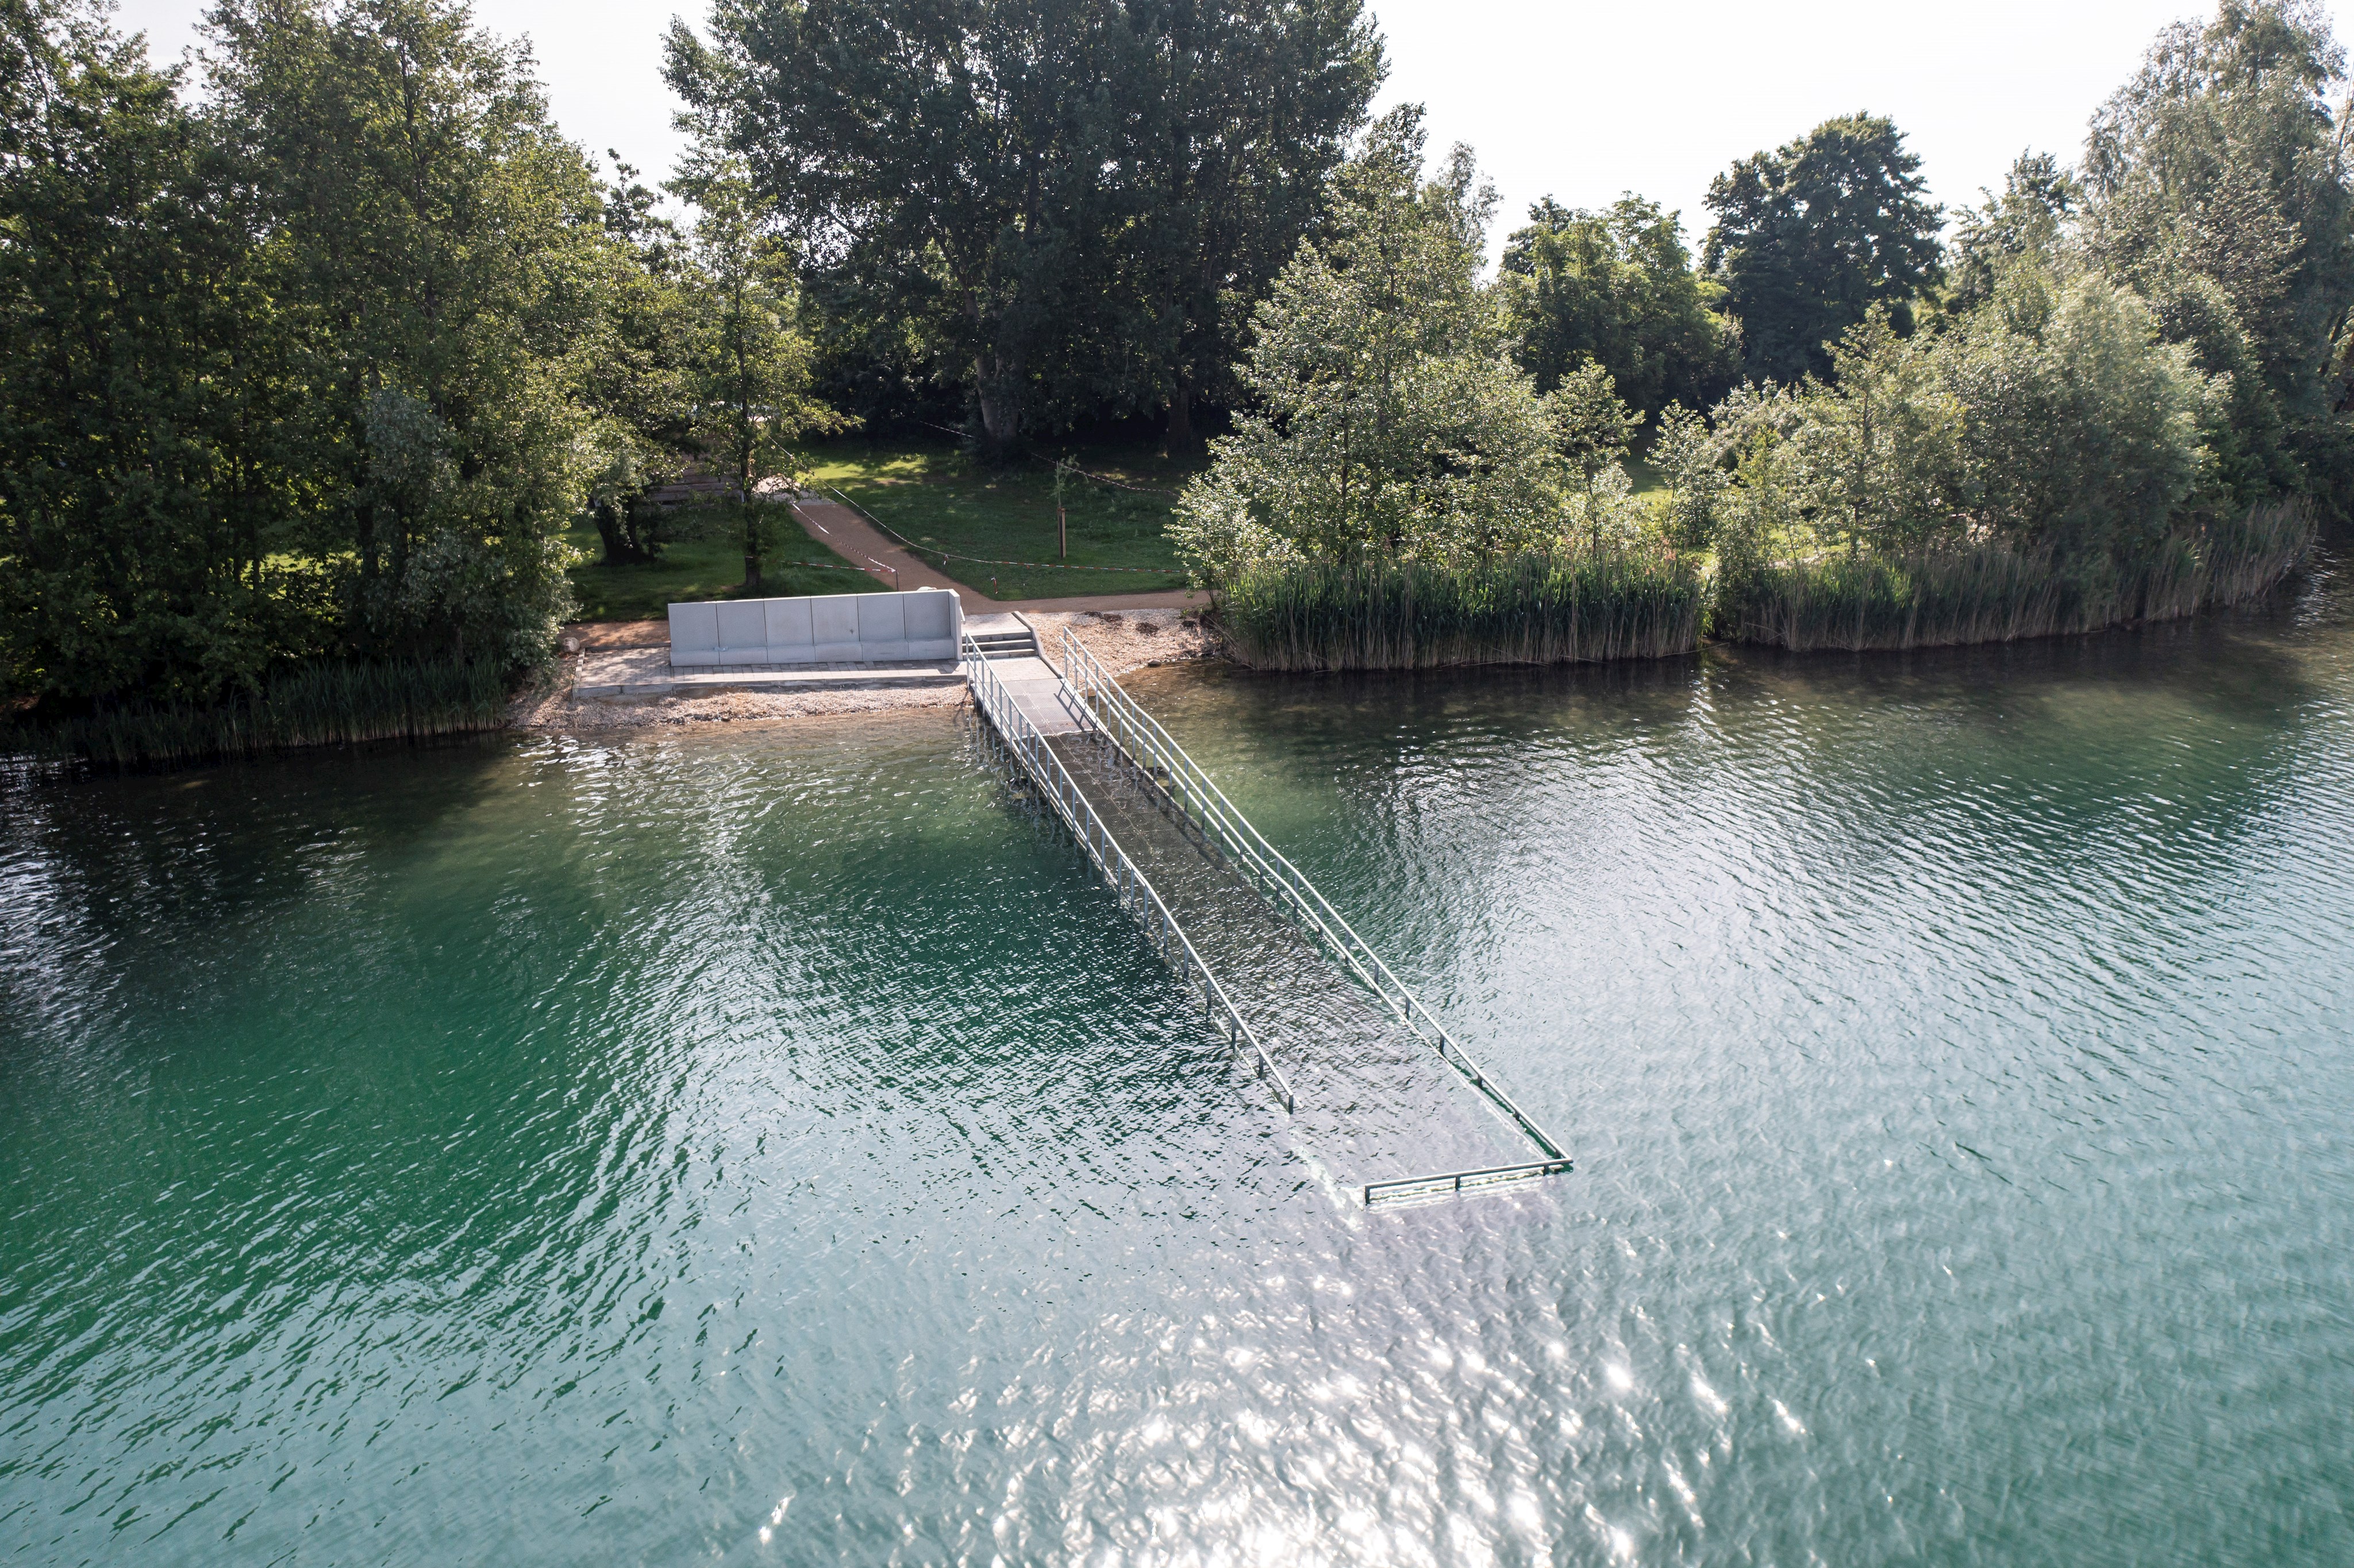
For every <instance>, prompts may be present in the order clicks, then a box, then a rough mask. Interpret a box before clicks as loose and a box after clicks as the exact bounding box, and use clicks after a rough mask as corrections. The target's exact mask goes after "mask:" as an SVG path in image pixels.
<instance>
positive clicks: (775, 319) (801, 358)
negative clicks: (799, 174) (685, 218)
mask: <svg viewBox="0 0 2354 1568" xmlns="http://www.w3.org/2000/svg"><path fill="white" fill-rule="evenodd" d="M681 189H682V190H683V191H684V193H686V194H687V195H688V196H691V198H692V199H693V200H694V201H695V205H696V206H697V207H699V208H701V216H700V217H698V218H697V219H696V220H695V264H696V271H697V274H698V276H697V277H696V279H695V285H694V286H695V314H696V317H697V321H696V344H695V352H694V357H693V360H692V362H691V363H692V372H691V374H692V376H693V387H694V391H695V406H696V408H697V409H698V410H699V414H698V418H697V423H696V429H697V435H698V437H699V439H700V440H701V442H702V444H703V446H704V447H705V450H708V451H710V452H711V453H713V454H714V455H715V456H716V457H718V458H720V459H721V460H722V461H725V462H726V465H727V471H728V473H729V474H730V475H731V476H732V477H733V478H734V480H735V482H736V500H737V505H738V507H739V509H740V511H741V514H742V523H743V535H744V586H745V587H746V588H758V587H759V586H760V565H761V557H762V556H764V555H765V554H766V551H767V547H768V543H769V529H770V527H771V526H772V524H771V518H770V512H771V509H770V508H768V507H764V506H763V505H762V504H761V502H762V497H761V493H760V483H761V482H762V481H764V480H767V479H770V478H785V479H787V480H794V479H797V478H798V475H797V474H796V473H795V471H794V467H795V451H794V446H793V443H794V442H796V441H798V440H801V438H802V437H803V436H805V435H808V434H810V433H811V432H813V431H819V430H832V429H839V428H841V425H842V423H843V421H842V420H841V419H840V418H839V417H837V416H836V415H834V414H833V413H832V410H830V409H828V408H825V407H824V406H823V405H822V404H821V403H819V402H817V401H816V400H815V399H814V398H812V397H811V396H810V350H809V341H808V339H806V338H804V337H803V336H802V335H801V334H800V333H799V332H797V331H795V330H794V327H793V324H792V316H793V283H792V275H793V259H792V253H791V250H790V249H789V248H788V247H787V246H786V245H785V244H784V243H783V241H782V240H780V239H779V238H778V237H777V236H775V235H774V234H771V233H769V232H767V231H766V230H765V229H764V228H763V227H762V225H761V221H760V210H761V209H760V208H759V207H758V203H757V201H756V198H755V197H754V196H753V194H752V188H751V185H750V182H749V181H748V180H747V179H746V178H745V175H744V171H743V169H742V167H741V166H740V165H738V164H734V163H732V162H724V161H723V162H722V163H720V164H717V165H716V166H706V167H705V168H704V169H702V170H699V171H697V172H696V173H695V174H693V175H690V176H689V177H688V178H686V179H685V180H683V181H682V182H681Z"/></svg>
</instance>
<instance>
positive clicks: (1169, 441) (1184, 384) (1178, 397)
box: [1161, 376, 1202, 458]
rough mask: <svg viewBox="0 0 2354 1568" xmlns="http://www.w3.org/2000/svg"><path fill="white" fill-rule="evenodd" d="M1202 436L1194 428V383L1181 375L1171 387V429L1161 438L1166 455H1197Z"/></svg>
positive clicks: (1162, 448)
mask: <svg viewBox="0 0 2354 1568" xmlns="http://www.w3.org/2000/svg"><path fill="white" fill-rule="evenodd" d="M1201 450H1202V438H1201V437H1200V436H1199V435H1196V434H1195V433H1194V430H1193V383H1192V382H1190V381H1188V380H1186V379H1185V378H1184V377H1183V376H1179V377H1178V378H1177V380H1176V382H1175V383H1174V384H1173V385H1172V386H1171V387H1170V388H1169V429H1168V432H1167V434H1166V435H1165V436H1164V437H1163V438H1162V440H1161V453H1162V455H1163V456H1165V457H1172V458H1189V457H1197V456H1199V455H1200V454H1201Z"/></svg>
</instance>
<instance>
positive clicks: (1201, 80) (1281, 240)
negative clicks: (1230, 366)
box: [667, 0, 1383, 453]
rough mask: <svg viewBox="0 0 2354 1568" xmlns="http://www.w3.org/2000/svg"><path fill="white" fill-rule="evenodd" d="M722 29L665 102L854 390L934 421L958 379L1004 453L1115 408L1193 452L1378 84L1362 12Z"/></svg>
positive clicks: (861, 14)
mask: <svg viewBox="0 0 2354 1568" xmlns="http://www.w3.org/2000/svg"><path fill="white" fill-rule="evenodd" d="M708 31H709V34H710V41H709V42H707V43H706V42H705V41H704V40H703V39H702V38H700V37H697V36H696V35H695V32H694V31H693V30H691V29H690V28H688V27H687V26H684V24H683V23H682V24H678V25H675V26H673V29H672V33H671V37H670V43H669V52H668V67H667V71H668V76H669V79H670V81H671V83H672V85H673V88H674V89H675V90H677V91H678V93H679V94H680V96H681V97H683V98H684V99H685V100H686V101H687V102H688V104H689V105H690V106H691V114H690V121H691V123H692V126H693V128H694V130H695V133H696V135H697V136H698V138H699V139H700V141H701V143H703V144H704V145H705V146H706V147H708V148H710V149H712V150H713V151H714V152H715V153H725V154H728V155H732V156H736V157H739V158H741V159H742V160H743V161H744V162H745V164H746V165H747V167H748V171H749V175H750V177H751V180H752V183H753V186H754V188H755V189H756V190H757V191H758V192H759V193H760V195H761V196H762V197H763V198H764V199H766V200H769V201H770V202H773V203H774V204H776V206H777V207H778V208H779V211H780V212H781V214H782V215H783V216H784V217H785V218H786V220H787V222H788V223H789V225H790V228H791V230H792V232H793V233H794V235H795V236H796V237H797V238H799V239H800V240H801V242H802V245H803V248H804V259H805V262H806V264H807V266H808V267H809V269H810V270H811V281H812V283H813V284H814V285H815V286H816V293H817V297H818V298H819V300H820V302H821V303H822V306H823V308H824V311H825V320H826V324H825V326H824V327H823V328H822V331H823V333H824V334H825V336H826V338H827V341H828V346H829V357H830V358H832V359H836V360H837V361H839V362H840V363H841V364H842V365H843V368H842V369H841V370H840V371H838V372H837V380H838V381H839V382H841V383H844V384H846V385H844V386H843V390H845V391H851V392H853V393H854V396H857V397H860V398H861V400H862V401H864V400H867V399H869V398H873V399H875V401H876V403H877V405H878V406H879V404H880V403H881V402H884V401H890V402H896V403H901V404H920V403H922V402H923V400H924V399H923V397H922V396H921V388H922V386H923V383H924V382H925V381H927V380H928V372H927V371H926V370H925V369H924V368H922V366H923V364H924V362H926V361H940V362H945V363H946V364H948V365H949V366H954V367H955V369H954V376H955V378H956V379H957V380H959V381H960V383H961V385H962V386H963V387H964V388H965V390H966V392H967V394H968V395H969V397H970V407H971V411H972V413H973V414H974V415H975V416H976V417H977V419H978V424H979V434H980V436H981V441H982V444H983V445H984V446H985V447H987V448H988V449H989V450H991V451H993V452H1001V453H1002V452H1003V451H1006V450H1010V449H1011V448H1012V447H1013V446H1014V445H1015V444H1016V443H1018V442H1019V441H1020V440H1021V439H1022V438H1023V432H1024V431H1025V430H1027V429H1030V428H1032V427H1033V426H1034V425H1036V424H1038V423H1039V422H1041V421H1052V420H1055V419H1062V418H1072V417H1075V416H1077V415H1080V414H1084V413H1092V412H1094V411H1096V410H1097V409H1098V408H1150V409H1155V410H1158V409H1163V408H1165V409H1166V410H1167V415H1168V418H1169V421H1170V431H1171V441H1172V447H1173V448H1174V449H1175V450H1186V449H1188V448H1189V447H1190V446H1191V445H1192V444H1193V440H1194V438H1193V433H1192V430H1193V403H1194V401H1195V400H1196V398H1197V397H1201V396H1202V395H1203V394H1204V391H1205V390H1206V391H1208V392H1211V393H1214V394H1219V395H1223V393H1224V391H1225V386H1226V383H1225V380H1224V374H1223V371H1224V366H1225V364H1226V362H1227V361H1228V360H1229V359H1230V358H1231V357H1232V355H1234V354H1235V352H1236V350H1237V349H1238V347H1239V343H1238V339H1239V336H1240V332H1239V327H1240V324H1241V322H1242V320H1243V318H1244V316H1245V315H1246V313H1247V310H1248V307H1249V302H1251V301H1252V300H1253V299H1255V298H1256V297H1257V295H1258V294H1259V293H1260V292H1261V291H1263V290H1264V287H1265V284H1266V281H1267V278H1268V277H1269V276H1270V275H1271V274H1272V272H1273V271H1274V270H1275V269H1276V268H1277V267H1278V266H1280V265H1281V264H1282V263H1283V261H1284V260H1286V259H1287V258H1288V255H1289V253H1290V250H1291V249H1292V247H1293V246H1294V245H1295V244H1296V243H1297V241H1298V239H1299V236H1300V234H1301V233H1302V232H1304V231H1305V230H1306V228H1308V227H1309V226H1310V222H1311V220H1312V218H1313V216H1314V207H1315V203H1316V201H1317V199H1318V196H1319V193H1320V188H1321V184H1322V181H1323V178H1324V175H1326V173H1327V172H1328V171H1329V170H1330V169H1331V167H1332V165H1333V164H1334V163H1335V161H1336V160H1337V159H1338V158H1339V157H1340V155H1341V150H1342V148H1343V146H1344V144H1345V142H1346V140H1347V138H1348V136H1349V135H1350V134H1351V132H1353V131H1354V130H1356V129H1357V128H1358V127H1359V126H1360V125H1362V124H1363V120H1364V115H1365V111H1366V105H1367V103H1368V102H1369V101H1370V100H1371V98H1372V95H1373V91H1374V90H1375V88H1376V87H1377V86H1378V85H1379V83H1380V80H1381V75H1382V69H1383V67H1382V59H1381V50H1380V46H1379V44H1378V42H1377V41H1376V39H1375V37H1374V35H1373V29H1372V27H1371V26H1370V25H1369V24H1368V23H1366V22H1365V21H1364V20H1363V18H1362V16H1361V5H1360V0H1112V3H1096V0H1019V3H1017V4H1004V5H968V4H963V3H960V0H810V3H808V4H802V3H801V0H716V4H715V5H714V7H713V9H712V12H711V15H710V20H709V27H708ZM878 322H880V323H891V324H890V325H889V327H888V328H886V329H885V330H882V331H875V330H872V329H873V327H874V325H875V323H878ZM860 383H864V386H860V385H859V384H860Z"/></svg>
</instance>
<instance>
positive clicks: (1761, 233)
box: [1701, 114, 1940, 381]
mask: <svg viewBox="0 0 2354 1568" xmlns="http://www.w3.org/2000/svg"><path fill="white" fill-rule="evenodd" d="M1920 168H1921V160H1920V159H1919V157H1917V156H1916V155H1914V154H1912V153H1909V152H1907V151H1905V148H1904V138H1903V136H1902V135H1901V134H1899V133H1898V132H1897V129H1896V126H1895V123H1894V122H1892V121H1889V120H1886V119H1883V118H1881V117H1879V116H1876V115H1871V114H1850V115H1846V116H1843V117H1841V118H1840V119H1837V120H1827V121H1825V122H1823V123H1822V124H1820V125H1818V126H1816V127H1815V129H1814V130H1813V131H1811V132H1808V134H1807V135H1805V136H1802V137H1800V138H1799V139H1798V140H1797V141H1795V142H1790V143H1785V144H1784V145H1783V146H1782V147H1780V148H1778V149H1777V150H1776V151H1774V152H1771V153H1754V154H1750V155H1749V156H1748V157H1746V158H1744V159H1743V160H1741V161H1740V162H1739V163H1737V164H1734V165H1733V167H1732V168H1730V169H1728V170H1726V171H1725V172H1724V173H1723V174H1722V175H1718V176H1717V177H1716V178H1715V179H1714V180H1713V181H1712V182H1711V183H1710V185H1709V188H1708V207H1709V210H1710V211H1711V212H1712V213H1714V214H1715V215H1716V224H1715V227H1713V228H1711V229H1710V230H1709V233H1708V238H1707V241H1706V243H1705V244H1703V245H1702V249H1701V266H1702V270H1704V271H1706V272H1707V273H1708V274H1709V275H1710V276H1711V277H1712V279H1714V280H1715V281H1717V282H1718V283H1720V284H1721V285H1723V289H1724V293H1725V302H1726V305H1727V306H1728V307H1729V308H1730V310H1731V311H1732V313H1733V314H1734V316H1735V317H1736V318H1737V319H1738V320H1739V321H1740V323H1741V331H1742V345H1743V351H1744V364H1745V366H1746V369H1747V372H1748V374H1749V375H1751V376H1760V377H1764V378H1765V379H1768V380H1776V381H1795V380H1797V378H1798V377H1799V376H1804V375H1806V374H1808V372H1810V371H1811V372H1814V373H1816V374H1820V373H1821V372H1823V371H1825V370H1828V369H1829V367H1830V362H1829V344H1831V343H1832V342H1834V341H1835V340H1837V339H1838V338H1839V337H1840V334H1843V333H1845V332H1846V331H1847V330H1848V329H1849V328H1850V327H1853V326H1856V325H1858V324H1859V323H1861V322H1862V321H1863V319H1864V316H1865V314H1866V313H1868V312H1869V311H1870V310H1871V309H1872V307H1873V306H1874V305H1878V306H1881V307H1882V308H1883V309H1885V310H1886V311H1887V312H1888V314H1889V320H1890V322H1891V323H1892V324H1893V326H1894V327H1895V329H1896V331H1897V332H1898V333H1899V334H1909V333H1910V332H1911V331H1912V330H1913V306H1914V297H1915V296H1916V295H1917V294H1918V293H1919V292H1920V291H1922V290H1923V289H1924V288H1925V287H1927V286H1929V285H1930V284H1933V283H1935V281H1937V279H1938V276H1939V259H1938V244H1937V231H1938V225H1939V217H1940V213H1939V209H1938V208H1937V207H1935V206H1934V205H1932V204H1931V203H1929V202H1927V201H1925V200H1924V199H1922V194H1921V193H1922V192H1923V191H1924V190H1925V188H1927V187H1926V182H1925V181H1924V180H1923V179H1922V178H1921V175H1920Z"/></svg>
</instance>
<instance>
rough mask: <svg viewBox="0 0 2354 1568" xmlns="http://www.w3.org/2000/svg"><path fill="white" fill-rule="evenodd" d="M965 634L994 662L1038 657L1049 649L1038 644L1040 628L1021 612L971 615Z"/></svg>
mask: <svg viewBox="0 0 2354 1568" xmlns="http://www.w3.org/2000/svg"><path fill="white" fill-rule="evenodd" d="M964 634H965V635H966V636H967V637H970V638H971V639H972V642H973V646H974V647H976V648H978V649H980V650H981V657H982V658H984V659H986V660H988V661H990V662H991V663H995V662H997V661H998V660H1000V659H1036V658H1040V657H1042V656H1044V652H1045V651H1044V649H1042V648H1041V647H1039V645H1038V633H1037V631H1036V630H1034V628H1033V627H1032V626H1031V625H1030V623H1029V622H1028V621H1026V620H1023V619H1022V618H1021V617H1020V616H1018V615H969V616H967V617H965V621H964Z"/></svg>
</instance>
